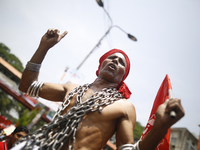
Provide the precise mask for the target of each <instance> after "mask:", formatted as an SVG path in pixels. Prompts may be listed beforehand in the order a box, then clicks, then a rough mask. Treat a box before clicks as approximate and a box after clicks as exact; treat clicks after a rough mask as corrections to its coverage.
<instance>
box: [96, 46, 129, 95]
mask: <svg viewBox="0 0 200 150" xmlns="http://www.w3.org/2000/svg"><path fill="white" fill-rule="evenodd" d="M113 53H121V54H123V55H124V57H125V59H126V64H127V65H126V71H125V74H124V77H123V79H122V81H121V82H120V83H119V85H118V86H117V89H118V91H119V92H120V93H121V94H122V95H123V96H124V97H125V98H126V99H128V98H129V97H130V95H131V91H130V90H129V88H128V86H127V85H126V83H124V82H123V81H124V80H125V79H126V77H127V76H128V74H129V71H130V60H129V58H128V56H127V55H126V53H125V52H124V51H122V50H119V49H112V50H110V51H108V52H107V53H105V54H104V55H103V56H101V58H100V59H99V67H98V70H97V71H96V75H97V76H98V75H99V69H100V67H101V64H102V62H103V61H104V60H105V59H106V58H107V57H108V56H110V55H111V54H113Z"/></svg>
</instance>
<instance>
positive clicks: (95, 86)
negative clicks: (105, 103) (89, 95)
mask: <svg viewBox="0 0 200 150" xmlns="http://www.w3.org/2000/svg"><path fill="white" fill-rule="evenodd" d="M110 87H117V84H116V83H111V82H108V81H106V80H105V79H102V78H97V79H96V80H95V81H94V82H93V83H92V86H91V87H90V89H92V90H93V91H94V92H97V91H101V90H102V89H104V88H110Z"/></svg>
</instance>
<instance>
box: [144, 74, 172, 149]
mask: <svg viewBox="0 0 200 150" xmlns="http://www.w3.org/2000/svg"><path fill="white" fill-rule="evenodd" d="M169 89H170V90H171V89H172V86H171V82H170V79H169V76H168V75H166V77H165V79H164V80H163V82H162V84H161V86H160V88H159V90H158V93H157V95H156V98H155V100H154V104H153V108H152V110H151V114H150V116H149V120H148V122H147V125H146V127H145V129H144V131H143V134H142V136H141V140H142V139H144V137H145V136H146V135H147V134H148V132H149V131H150V130H151V128H152V127H153V124H154V121H155V118H156V116H155V113H156V110H157V108H158V106H159V105H160V104H162V103H163V102H165V101H166V100H167V99H169ZM169 140H170V128H169V129H168V132H167V134H166V135H165V137H164V138H163V139H162V140H161V142H160V143H159V144H158V146H157V148H156V150H169Z"/></svg>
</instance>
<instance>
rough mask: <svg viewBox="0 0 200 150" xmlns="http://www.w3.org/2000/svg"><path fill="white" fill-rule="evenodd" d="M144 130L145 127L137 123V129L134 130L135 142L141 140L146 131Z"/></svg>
mask: <svg viewBox="0 0 200 150" xmlns="http://www.w3.org/2000/svg"><path fill="white" fill-rule="evenodd" d="M144 128H145V127H143V126H142V125H141V124H140V122H136V124H135V128H134V130H133V135H134V141H135V142H136V141H138V140H139V139H140V137H141V135H142V133H143V131H144Z"/></svg>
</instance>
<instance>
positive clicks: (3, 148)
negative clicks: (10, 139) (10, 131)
mask: <svg viewBox="0 0 200 150" xmlns="http://www.w3.org/2000/svg"><path fill="white" fill-rule="evenodd" d="M0 150H8V147H7V143H6V141H5V142H0Z"/></svg>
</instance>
